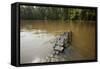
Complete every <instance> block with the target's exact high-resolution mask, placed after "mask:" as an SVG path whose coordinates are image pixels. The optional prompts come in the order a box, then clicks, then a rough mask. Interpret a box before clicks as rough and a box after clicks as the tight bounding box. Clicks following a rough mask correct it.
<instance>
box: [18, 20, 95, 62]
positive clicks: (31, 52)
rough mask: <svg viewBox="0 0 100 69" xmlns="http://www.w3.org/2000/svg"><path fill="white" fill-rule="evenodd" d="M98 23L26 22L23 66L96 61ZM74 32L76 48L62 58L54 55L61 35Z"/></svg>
mask: <svg viewBox="0 0 100 69" xmlns="http://www.w3.org/2000/svg"><path fill="white" fill-rule="evenodd" d="M95 24H96V23H95V22H94V21H70V22H69V21H65V22H64V21H42V20H37V21H32V20H22V21H21V27H20V28H21V30H20V32H21V33H20V41H21V42H20V44H21V46H20V47H21V48H20V56H21V57H20V59H21V63H40V62H57V61H72V60H73V61H74V60H91V59H94V58H95ZM69 30H70V31H72V45H71V46H70V47H69V48H68V49H66V50H65V53H63V54H61V55H52V54H53V45H54V43H53V42H54V40H55V38H56V36H57V35H59V34H61V33H63V32H67V31H69Z"/></svg>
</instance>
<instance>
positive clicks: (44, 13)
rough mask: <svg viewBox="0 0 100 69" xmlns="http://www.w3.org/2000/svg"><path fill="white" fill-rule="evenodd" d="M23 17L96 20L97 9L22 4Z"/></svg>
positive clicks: (21, 14) (32, 18) (21, 15)
mask: <svg viewBox="0 0 100 69" xmlns="http://www.w3.org/2000/svg"><path fill="white" fill-rule="evenodd" d="M20 17H21V19H31V20H96V10H95V9H79V8H60V7H59V8H58V7H42V6H41V7H40V6H24V5H23V6H20Z"/></svg>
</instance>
